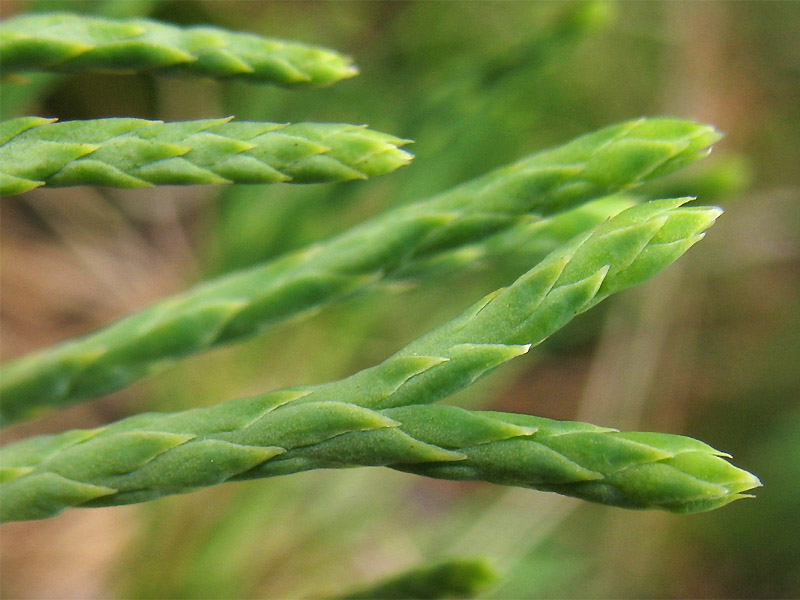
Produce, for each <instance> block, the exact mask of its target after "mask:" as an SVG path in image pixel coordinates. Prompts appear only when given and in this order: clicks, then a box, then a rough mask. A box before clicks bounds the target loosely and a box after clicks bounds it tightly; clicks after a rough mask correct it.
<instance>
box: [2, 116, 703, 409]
mask: <svg viewBox="0 0 800 600" xmlns="http://www.w3.org/2000/svg"><path fill="white" fill-rule="evenodd" d="M718 138H719V134H718V133H717V132H716V131H715V130H714V129H713V128H711V127H709V126H705V125H698V124H696V123H691V122H687V121H680V120H674V119H641V120H637V121H631V122H627V123H622V124H619V125H615V126H611V127H608V128H605V129H602V130H600V131H598V132H595V133H592V134H590V135H587V136H584V137H581V138H578V139H577V140H575V141H573V142H571V143H569V144H566V145H565V146H562V147H560V148H556V149H554V150H550V151H546V152H542V153H540V154H536V155H533V156H532V157H529V158H527V159H524V160H522V161H520V162H518V163H515V164H512V165H509V166H506V167H503V168H501V169H498V170H496V171H492V172H490V173H488V174H487V175H484V176H483V177H479V178H478V179H475V180H473V181H471V182H469V183H466V184H464V185H461V186H459V187H456V188H454V189H453V190H451V191H448V192H445V193H443V194H440V195H438V196H436V197H434V198H432V199H430V200H427V201H424V202H420V203H417V204H412V205H409V206H405V207H401V208H398V209H396V210H394V211H391V212H389V213H387V214H384V215H382V216H378V217H377V218H374V219H372V220H370V221H367V222H365V223H363V224H362V225H360V226H358V227H356V228H354V229H352V230H349V231H347V232H345V233H343V234H341V235H339V236H337V237H334V238H333V239H331V240H329V241H327V242H324V243H322V244H319V245H317V246H314V247H312V248H309V249H306V250H303V251H299V252H296V253H293V254H289V255H287V256H284V257H282V258H280V259H277V260H274V261H270V262H268V263H265V264H262V265H259V266H256V267H254V268H250V269H247V270H244V271H241V272H239V273H235V274H232V275H230V276H227V277H224V278H221V279H218V280H216V281H212V282H209V283H206V284H204V285H201V286H199V287H197V288H195V289H193V290H190V291H188V292H186V293H184V294H182V295H180V296H177V297H173V298H170V299H167V300H165V301H163V302H160V303H158V304H156V305H154V306H152V307H150V308H149V309H146V310H144V311H143V312H140V313H138V314H136V315H133V316H131V317H128V318H126V319H123V320H122V321H119V322H118V323H116V324H113V325H111V326H110V327H108V328H106V329H104V330H102V331H99V332H97V333H95V334H92V335H90V336H87V337H85V338H82V339H78V340H74V341H71V342H68V343H66V344H63V345H61V346H57V347H54V348H52V349H49V350H47V351H44V352H42V353H38V354H33V355H31V356H28V357H23V358H22V359H18V360H16V361H14V362H12V363H10V364H8V365H7V366H6V367H5V368H4V369H3V370H2V371H1V372H0V421H2V423H3V424H6V425H7V424H9V423H11V422H14V421H17V420H20V419H23V418H27V417H30V416H34V415H35V414H36V413H37V411H39V410H40V409H44V408H46V407H48V406H58V405H65V404H69V403H73V402H77V401H80V400H82V399H85V398H91V397H96V396H99V395H102V394H105V393H109V392H112V391H114V390H117V389H121V388H123V387H125V386H127V385H130V384H131V383H133V382H134V381H136V380H138V379H140V378H141V377H144V376H146V375H148V374H151V373H153V372H155V371H157V370H159V369H161V368H163V367H164V366H165V365H167V364H168V362H169V361H171V360H175V359H178V358H181V357H184V356H187V355H190V354H192V353H196V352H201V351H203V350H206V349H208V348H210V347H213V346H215V345H217V344H221V343H225V342H231V341H233V340H236V339H240V338H243V337H245V336H248V335H252V334H254V333H257V332H259V331H262V330H264V329H266V328H268V327H270V326H273V325H274V324H276V323H279V322H282V321H284V320H286V319H288V318H290V317H295V316H297V315H300V314H302V313H304V312H307V311H312V310H315V309H317V308H319V307H321V306H324V305H325V304H327V303H330V302H333V301H337V300H341V299H343V298H346V297H348V296H350V295H352V294H354V293H355V292H356V291H357V290H361V289H364V288H365V287H366V286H368V285H370V284H374V283H375V282H378V281H381V280H391V279H400V278H404V277H410V276H414V275H418V274H420V273H424V272H425V271H426V270H429V269H432V268H434V267H437V266H440V265H441V264H443V263H446V264H447V265H448V266H449V267H457V266H460V265H464V264H467V263H469V262H472V261H474V260H475V258H476V257H480V256H482V255H485V254H487V253H491V252H492V245H491V240H492V238H493V237H494V236H495V234H498V233H500V232H507V231H510V230H512V229H515V228H519V227H522V228H523V229H524V228H525V227H529V226H530V224H531V222H532V221H535V220H537V219H545V218H550V217H553V216H554V215H557V214H559V213H563V212H565V211H568V210H570V209H573V208H575V207H577V206H580V205H581V204H583V203H584V202H586V201H589V200H592V199H594V198H598V197H601V196H604V195H607V194H610V193H613V192H616V191H618V190H621V189H628V188H631V187H634V186H636V185H637V184H639V183H642V182H644V181H647V180H649V179H651V178H653V177H657V176H660V175H664V174H667V173H670V172H672V171H674V170H677V169H679V168H681V167H683V166H685V165H687V164H689V163H691V162H693V161H695V160H697V159H698V158H700V157H702V156H704V155H706V154H707V153H708V151H709V146H710V144H712V143H713V142H714V141H716V140H717V139H718ZM702 214H705V213H702ZM500 245H501V246H503V244H500Z"/></svg>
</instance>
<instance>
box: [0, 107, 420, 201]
mask: <svg viewBox="0 0 800 600" xmlns="http://www.w3.org/2000/svg"><path fill="white" fill-rule="evenodd" d="M405 143H407V140H402V139H400V138H396V137H394V136H391V135H388V134H385V133H380V132H377V131H372V130H370V129H367V128H366V127H363V126H358V125H347V124H340V123H297V124H292V125H285V124H278V123H256V122H248V121H233V120H232V118H227V119H205V120H199V121H182V122H176V123H163V122H161V121H146V120H143V119H98V120H90V121H65V122H61V123H55V122H54V119H42V118H38V117H21V118H19V119H12V120H9V121H4V122H2V123H0V144H1V145H0V194H3V195H6V196H8V195H12V194H19V193H22V192H26V191H28V190H30V189H33V188H36V187H40V186H45V187H63V186H71V185H106V186H113V187H123V188H135V187H144V186H151V185H164V184H183V185H187V184H224V183H279V182H293V183H320V182H328V181H349V180H353V179H366V178H367V177H370V176H373V175H382V174H384V173H388V172H390V171H393V170H395V169H397V168H398V167H401V166H403V165H406V164H408V162H409V161H410V160H411V154H409V153H408V152H406V151H404V150H401V149H399V148H398V146H402V145H403V144H405Z"/></svg>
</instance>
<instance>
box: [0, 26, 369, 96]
mask: <svg viewBox="0 0 800 600" xmlns="http://www.w3.org/2000/svg"><path fill="white" fill-rule="evenodd" d="M0 68H2V70H3V72H4V73H25V72H42V71H53V72H73V73H75V72H86V71H113V72H122V73H135V72H141V71H152V72H157V73H165V74H172V73H175V74H179V75H193V76H201V77H214V78H220V79H244V80H249V81H257V82H260V83H271V84H275V85H281V86H304V85H326V84H330V83H333V82H336V81H338V80H340V79H345V78H348V77H352V76H354V75H356V74H358V69H357V68H356V67H355V65H353V63H352V61H351V60H350V59H349V58H347V57H345V56H343V55H341V54H339V53H337V52H334V51H332V50H328V49H325V48H320V47H317V46H310V45H307V44H300V43H296V42H286V41H283V40H276V39H271V38H265V37H261V36H258V35H253V34H248V33H237V32H231V31H226V30H224V29H220V28H218V27H209V26H202V27H197V26H195V27H177V26H175V25H169V24H166V23H159V22H156V21H150V20H148V19H124V20H121V19H108V18H103V17H92V16H81V15H72V14H30V15H22V16H18V17H14V18H11V19H8V20H6V21H4V22H3V23H1V24H0Z"/></svg>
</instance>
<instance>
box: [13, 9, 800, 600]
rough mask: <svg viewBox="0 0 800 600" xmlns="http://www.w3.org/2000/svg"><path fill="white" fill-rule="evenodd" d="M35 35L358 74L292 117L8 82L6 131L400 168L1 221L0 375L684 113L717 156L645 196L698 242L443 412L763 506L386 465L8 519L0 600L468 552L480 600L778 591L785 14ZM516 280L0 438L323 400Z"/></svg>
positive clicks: (191, 87)
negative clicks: (711, 478)
mask: <svg viewBox="0 0 800 600" xmlns="http://www.w3.org/2000/svg"><path fill="white" fill-rule="evenodd" d="M54 9H56V10H69V11H73V12H91V13H95V14H104V15H110V16H150V17H153V18H157V19H161V20H164V21H167V22H173V23H178V24H215V25H218V26H222V27H227V28H231V29H234V30H242V31H251V32H256V33H260V34H263V35H267V36H273V37H283V38H287V39H294V40H298V41H303V42H308V43H313V44H318V45H325V46H329V47H331V48H334V49H337V50H339V51H342V52H344V53H346V54H350V55H352V56H353V57H354V58H355V60H356V62H357V64H358V65H359V67H360V69H361V74H360V76H359V77H357V78H355V79H352V80H348V81H344V82H341V83H339V84H337V85H335V86H333V87H331V88H326V89H313V90H298V91H286V90H282V89H277V88H270V87H267V86H256V85H252V84H245V83H234V82H230V83H219V82H213V81H209V80H193V79H172V78H166V77H153V76H150V75H141V76H117V75H91V76H89V75H87V76H83V75H81V76H75V77H63V76H52V75H37V76H31V77H29V80H30V81H29V83H27V84H25V85H11V84H8V85H3V87H2V92H1V93H0V100H2V105H0V109H1V110H2V117H3V118H10V117H14V116H18V115H22V114H35V115H41V116H54V117H59V118H61V119H76V118H97V117H107V116H135V117H143V118H158V119H163V120H178V119H190V118H206V117H218V116H225V115H236V117H237V118H239V119H247V120H269V121H280V122H284V121H303V120H310V121H342V122H354V123H368V124H370V125H371V126H372V127H374V128H376V129H380V130H383V131H387V132H390V133H394V134H396V135H400V136H403V137H408V138H411V139H413V140H415V142H416V143H415V144H414V146H413V147H412V148H411V149H412V151H413V152H414V153H415V154H416V156H417V158H416V160H415V161H414V163H413V164H412V165H411V166H410V167H407V168H404V169H402V170H400V171H398V172H396V173H393V174H391V175H387V176H384V177H380V178H376V179H374V180H370V181H366V182H358V183H348V184H342V185H314V186H295V187H292V186H288V185H284V186H280V185H279V186H269V187H267V186H238V187H228V188H223V187H203V188H199V187H186V188H180V187H174V188H170V187H165V188H155V189H150V190H110V189H103V188H89V187H85V188H84V187H81V188H69V189H63V190H36V191H32V192H29V193H26V194H24V195H22V196H18V197H13V198H8V199H4V200H3V202H2V204H1V205H0V211H2V212H1V213H0V216H1V217H2V221H1V223H2V225H1V229H0V233H1V234H2V235H1V236H0V250H2V309H1V311H0V317H2V321H1V323H0V325H2V330H3V334H2V358H3V360H8V359H11V358H13V357H15V356H19V355H22V354H24V353H26V352H29V351H32V350H35V349H37V348H42V347H46V346H48V345H50V344H52V343H55V342H57V341H60V340H64V339H67V338H69V337H71V336H75V335H80V334H84V333H88V332H91V331H94V330H95V329H97V328H99V327H101V326H103V325H104V324H107V323H109V322H111V321H113V320H115V319H117V318H120V317H122V316H124V315H127V314H129V313H131V312H133V311H135V310H137V309H138V308H141V307H144V306H146V305H147V304H149V303H151V302H153V301H155V300H156V299H158V298H161V297H164V296H166V295H168V294H171V293H175V292H178V291H180V290H183V289H185V288H187V287H188V286H190V285H192V284H193V283H194V282H197V281H200V280H203V279H206V278H210V277H214V276H217V275H220V274H222V273H225V272H229V271H231V270H234V269H238V268H241V267H245V266H247V265H251V264H253V263H256V262H259V261H262V260H265V259H268V258H270V257H273V256H276V255H279V254H282V253H284V252H286V251H287V250H290V249H293V248H298V247H302V246H304V245H306V244H308V243H311V242H313V241H316V240H321V239H325V238H326V237H328V236H329V235H331V234H333V233H335V232H338V231H341V230H343V229H344V228H346V227H347V226H349V225H351V224H353V223H357V222H359V221H361V220H363V219H365V218H368V217H369V216H371V215H374V214H377V213H379V212H381V211H383V210H385V209H387V208H389V207H393V206H398V205H400V204H403V203H406V202H411V201H414V200H419V199H422V198H425V197H428V196H430V195H432V194H434V193H436V192H439V191H442V190H445V189H447V188H449V187H451V186H452V185H454V184H457V183H459V182H461V181H465V180H467V179H470V178H472V177H475V176H477V175H480V174H482V173H484V172H486V171H488V170H489V169H491V168H493V167H496V166H499V165H502V164H504V163H506V162H509V161H513V160H516V159H518V158H521V157H523V156H525V155H527V154H529V153H532V152H534V151H537V150H540V149H544V148H547V147H550V146H553V145H556V144H560V143H562V142H565V141H568V140H569V139H571V138H573V137H576V136H578V135H580V134H583V133H587V132H589V131H592V130H594V129H597V128H600V127H602V126H605V125H609V124H612V123H615V122H618V121H622V120H627V119H631V118H636V117H639V116H642V115H649V116H657V115H669V116H676V117H683V118H689V119H695V120H700V121H704V122H708V123H712V124H714V125H716V126H717V127H718V128H720V129H721V130H722V131H724V132H726V134H727V137H726V138H725V139H724V140H723V141H722V142H720V143H719V144H717V148H716V150H715V152H714V153H713V154H712V156H711V157H710V158H709V159H706V160H705V161H702V163H700V164H698V165H696V166H695V167H693V168H691V169H689V170H687V171H685V172H682V173H680V174H676V176H674V177H672V178H669V179H666V180H663V181H658V182H655V183H654V184H652V185H651V186H650V187H649V188H647V189H645V190H644V191H643V194H644V195H645V197H648V198H654V197H659V196H676V195H684V194H692V195H697V196H699V197H700V200H702V201H703V202H706V203H717V204H720V205H722V206H724V207H725V210H726V214H725V215H724V216H723V217H722V218H721V219H720V221H719V222H718V224H717V225H716V226H715V227H714V228H713V229H712V230H711V232H710V233H709V235H708V237H707V238H706V240H704V241H703V242H702V243H701V244H700V245H699V246H698V247H696V248H694V249H693V250H691V251H690V252H689V253H688V254H687V255H686V256H685V257H684V258H683V259H681V260H680V261H679V262H678V263H677V264H676V265H674V266H673V267H671V268H670V269H668V270H667V271H665V272H663V273H662V274H660V275H659V276H658V277H656V278H655V279H654V280H653V281H651V282H649V283H648V284H646V285H644V286H640V287H638V288H636V289H633V290H630V291H628V292H625V293H624V294H621V295H619V296H618V297H615V298H612V299H611V300H609V301H607V302H605V303H604V304H603V305H601V306H600V307H598V308H597V309H594V310H592V311H591V312H590V313H588V314H586V315H583V316H582V317H580V318H579V319H576V320H575V321H574V322H573V323H572V324H571V325H570V326H568V327H567V328H566V329H565V330H563V331H562V332H561V333H559V334H558V335H556V336H555V337H553V338H552V339H551V340H549V341H548V342H547V343H545V344H544V345H542V346H541V347H539V348H538V349H537V350H536V351H535V352H532V353H531V354H530V355H529V356H526V357H523V358H520V359H517V360H516V361H514V362H513V364H511V365H509V366H507V367H505V368H503V369H501V370H500V371H497V372H495V373H494V374H493V375H492V376H490V377H489V378H487V379H484V380H482V381H481V382H480V383H479V384H478V385H476V386H474V387H473V388H471V389H470V390H468V391H467V392H465V393H463V394H462V395H460V396H459V397H457V398H454V399H453V402H457V403H459V404H461V405H463V406H471V407H485V408H493V409H498V410H507V411H516V412H526V413H532V414H538V415H541V416H546V417H552V418H563V419H579V420H587V421H591V422H594V423H596V424H599V425H605V426H612V427H617V428H620V429H633V430H652V431H664V432H671V433H680V434H684V435H689V436H692V437H697V438H699V439H702V440H704V441H706V442H708V443H710V444H711V445H713V446H715V447H717V448H719V449H721V450H724V451H727V452H730V453H731V454H732V455H733V456H734V461H735V463H736V464H737V465H739V466H741V467H743V468H745V469H747V470H750V471H752V472H754V473H756V474H757V475H759V476H760V477H761V479H762V481H763V482H764V487H763V488H761V489H759V490H757V492H756V493H757V496H758V498H757V499H756V500H747V501H741V502H736V503H734V504H732V505H730V506H727V507H725V508H723V509H721V510H718V511H715V512H712V513H707V514H699V515H691V516H678V515H672V514H666V513H663V514H662V513H657V512H634V511H625V510H622V509H616V508H608V507H603V506H595V505H590V504H587V503H582V502H580V501H577V500H573V499H568V498H562V497H559V496H556V495H553V494H546V493H539V492H534V491H529V490H518V489H506V488H503V487H500V486H492V485H488V484H479V483H476V484H466V483H453V482H445V481H436V480H428V479H423V478H418V477H414V476H411V475H406V474H401V473H395V472H392V471H389V470H381V469H359V470H349V471H318V472H310V473H305V474H301V475H293V476H291V477H286V478H278V479H271V480H260V481H251V482H247V483H235V484H227V485H224V486H220V487H217V488H214V489H208V490H204V491H201V492H197V493H194V494H190V495H186V496H173V497H169V498H164V499H161V500H159V501H156V502H152V503H148V504H144V505H135V506H128V507H120V508H108V509H96V510H73V511H68V512H67V513H65V514H63V515H61V516H59V517H57V518H55V519H50V520H47V521H42V522H32V523H19V524H9V525H6V526H4V528H3V530H2V534H0V535H2V547H1V551H2V554H0V576H2V595H3V597H6V598H64V599H66V598H317V597H325V596H326V597H331V596H336V595H337V594H341V593H344V592H347V591H350V590H352V589H354V588H356V587H360V586H362V585H367V584H369V583H370V582H373V581H376V580H379V579H381V578H383V577H386V576H389V575H392V574H394V573H397V572H399V571H402V570H404V569H407V568H410V567H413V566H416V565H419V564H421V563H424V562H427V561H434V560H440V559H444V558H448V557H457V556H476V555H478V556H487V557H489V558H490V559H491V561H492V562H493V563H494V564H495V565H496V567H497V568H498V569H499V570H500V572H501V573H502V574H503V577H502V579H501V581H500V583H499V584H498V585H496V586H495V587H493V588H491V589H489V590H488V591H487V592H486V593H485V594H483V596H485V597H487V598H553V597H570V598H604V597H614V598H635V597H648V598H662V597H663V598H686V597H694V598H788V597H798V596H800V558H798V557H800V523H799V522H798V519H797V509H798V507H800V487H798V485H797V482H798V481H800V443H799V442H798V440H800V402H798V400H800V368H798V365H800V268H799V267H800V227H799V226H798V225H800V197H799V196H800V169H798V164H800V145H798V144H797V140H798V139H800V102H798V98H800V44H798V43H797V39H798V33H800V4H799V3H797V2H724V1H720V2H713V3H705V2H703V3H701V2H675V3H673V2H647V3H641V2H636V3H634V2H621V3H619V4H614V3H607V2H482V1H476V2H469V3H451V2H260V1H258V2H257V1H246V0H245V1H242V0H240V1H235V2H234V1H228V2H222V1H201V0H181V1H175V0H171V1H168V0H144V1H143V0H126V1H118V2H111V1H78V0H73V1H55V2H53V1H48V2H45V1H34V2H19V1H17V2H14V1H12V0H4V1H3V3H2V16H3V17H4V18H6V17H9V16H11V15H13V14H17V13H21V12H26V11H36V10H54ZM546 245H547V244H546V243H545V244H543V246H542V247H543V248H544V247H546ZM531 255H532V256H515V257H513V259H511V258H510V259H508V260H503V261H496V262H494V263H491V264H486V265H482V266H481V268H476V269H474V270H471V271H470V272H468V273H461V274H458V275H451V276H448V277H445V278H440V279H436V278H431V279H430V280H425V281H420V282H418V284H417V285H415V286H403V288H402V289H390V290H389V289H387V290H381V291H376V292H374V293H371V294H367V295H364V296H361V297H359V298H357V299H354V300H352V301H350V302H347V303H345V304H342V305H338V306H335V307H331V308H328V309H326V310H325V311H323V312H322V313H320V314H319V315H316V316H315V317H313V318H310V319H307V320H305V321H303V322H300V323H293V324H291V325H289V326H285V327H282V328H280V329H278V330H275V331H272V332H268V333H266V334H264V335H261V336H259V337H257V338H254V339H251V340H250V341H248V342H245V343H241V344H237V345H234V346H230V347H227V348H223V349H220V350H216V351H213V352H210V353H208V354H205V355H203V356H199V357H197V358H193V359H191V360H188V361H185V362H183V363H181V364H180V365H179V366H177V367H175V368H174V369H172V370H170V371H168V372H166V373H164V374H162V375H159V376H157V377H154V378H151V379H149V380H147V381H145V382H143V383H140V384H138V385H136V386H134V387H132V388H130V389H128V390H125V391H124V392H121V393H118V394H116V395H114V396H112V397H109V398H107V399H103V400H99V401H96V402H92V403H88V404H86V405H83V406H79V407H76V408H73V409H70V410H66V411H62V412H59V413H58V414H56V415H52V416H49V417H45V418H42V419H40V420H38V421H36V422H33V423H27V424H23V425H20V426H16V427H13V428H10V429H8V430H6V431H4V432H3V440H4V443H8V442H12V441H14V440H17V439H20V438H22V437H25V436H28V435H31V434H35V433H43V432H45V433H49V432H57V431H61V430H64V429H67V428H73V427H92V426H96V425H99V424H102V423H105V422H108V421H110V420H113V419H117V418H121V417H124V416H126V415H128V414H132V413H135V412H139V411H142V410H178V409H183V408H187V407H194V406H200V405H210V404H214V403H217V402H220V401H224V400H228V399H231V398H237V397H241V396H245V395H249V394H255V393H260V392H264V391H268V390H271V389H276V388H280V387H283V386H287V385H294V384H301V383H315V382H322V381H328V380H332V379H336V378H341V377H343V376H345V375H347V374H350V373H352V372H354V371H356V370H358V369H360V368H363V367H366V366H369V365H373V364H375V363H377V362H379V361H381V360H382V359H383V358H385V357H387V356H388V355H390V354H391V353H393V352H394V351H396V350H397V349H399V348H400V347H402V346H403V345H404V344H406V343H407V342H409V341H411V340H412V339H414V338H415V337H417V336H418V335H420V334H421V333H423V332H425V331H427V330H428V329H430V328H431V327H433V326H435V325H437V324H439V323H441V322H443V321H444V320H446V319H448V318H450V317H452V316H455V315H456V314H458V313H459V312H460V311H461V310H462V309H464V308H465V307H467V306H469V305H470V304H472V303H473V302H474V301H475V300H476V299H478V298H479V297H481V296H482V295H483V294H485V293H487V292H488V291H490V290H492V289H495V288H496V287H498V286H500V285H504V284H506V283H509V282H511V281H513V279H514V278H515V277H516V276H517V275H519V274H520V273H522V272H523V271H525V270H527V269H528V268H529V267H530V266H531V265H532V264H533V262H534V261H535V260H537V258H538V256H536V249H535V248H534V249H532V250H531Z"/></svg>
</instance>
